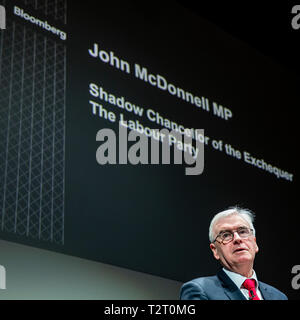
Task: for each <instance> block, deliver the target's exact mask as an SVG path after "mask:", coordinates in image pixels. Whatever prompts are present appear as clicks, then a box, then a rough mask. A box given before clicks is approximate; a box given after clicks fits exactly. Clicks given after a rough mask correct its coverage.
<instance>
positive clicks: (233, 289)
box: [217, 270, 247, 300]
mask: <svg viewBox="0 0 300 320" xmlns="http://www.w3.org/2000/svg"><path fill="white" fill-rule="evenodd" d="M217 276H218V278H219V279H220V281H221V284H222V286H223V289H224V293H225V294H226V295H227V296H228V298H229V299H230V300H247V299H246V298H245V296H244V295H243V294H242V292H241V290H240V289H239V288H238V287H237V286H236V285H235V283H234V282H233V281H232V280H231V279H230V278H229V277H228V276H227V274H226V273H225V272H224V271H223V270H220V271H219V272H218V274H217Z"/></svg>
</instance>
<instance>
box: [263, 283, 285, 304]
mask: <svg viewBox="0 0 300 320" xmlns="http://www.w3.org/2000/svg"><path fill="white" fill-rule="evenodd" d="M259 283H260V287H261V289H263V290H267V291H268V292H270V293H272V296H274V300H288V297H287V296H286V295H285V294H284V293H283V292H281V291H280V290H278V289H276V288H275V287H273V286H271V285H269V284H267V283H265V282H262V281H259Z"/></svg>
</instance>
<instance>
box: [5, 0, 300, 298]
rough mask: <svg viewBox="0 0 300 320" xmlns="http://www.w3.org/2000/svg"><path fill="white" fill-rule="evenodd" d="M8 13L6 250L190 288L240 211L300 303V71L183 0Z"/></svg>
mask: <svg viewBox="0 0 300 320" xmlns="http://www.w3.org/2000/svg"><path fill="white" fill-rule="evenodd" d="M0 5H1V7H2V8H5V15H6V19H5V20H6V21H5V24H6V25H5V29H1V31H0V157H1V158H0V236H1V239H4V240H8V241H13V242H17V243H23V244H26V245H30V246H34V247H39V248H44V249H47V250H53V251H56V252H60V253H65V254H68V255H72V256H77V257H81V258H85V259H90V260H93V261H99V262H103V263H106V264H111V265H115V266H119V267H123V268H128V269H131V270H135V271H140V272H143V273H147V274H151V275H156V276H160V277H163V278H168V279H174V280H178V281H182V282H183V281H187V280H190V279H192V278H195V277H199V276H206V275H213V274H215V273H216V272H217V271H218V269H219V268H220V266H219V265H218V263H217V262H216V261H215V260H214V258H213V256H212V253H211V251H210V248H209V240H208V227H209V223H210V220H211V219H212V217H213V215H214V214H216V213H218V212H220V211H222V210H225V209H227V208H228V207H230V206H235V205H237V206H240V207H243V208H249V209H250V210H252V211H253V212H254V213H255V214H256V220H255V227H256V236H257V243H258V246H259V252H258V254H257V257H256V261H255V270H256V273H257V275H258V277H259V279H261V280H262V281H265V282H267V283H270V284H273V285H274V286H276V287H278V288H279V289H281V290H283V291H285V292H286V293H287V294H289V292H290V293H291V294H292V293H293V292H294V291H293V289H292V288H291V278H292V274H291V270H292V268H293V266H294V265H296V264H297V263H299V259H298V258H299V252H298V251H299V250H298V241H297V240H298V235H297V233H298V225H299V217H298V213H297V211H296V191H295V190H296V183H297V173H296V169H297V166H296V156H295V154H296V151H297V150H296V146H297V145H298V144H297V142H298V141H297V132H296V131H297V124H296V122H297V116H296V111H297V108H298V104H299V93H298V92H297V87H296V80H295V79H296V77H295V76H294V75H293V74H291V73H290V72H288V71H287V70H285V69H284V68H283V67H282V66H280V65H278V64H276V63H275V62H274V61H272V59H270V58H268V57H266V56H263V55H262V54H260V53H259V52H257V51H255V50H254V49H252V48H250V47H249V46H248V45H247V44H245V43H243V42H242V41H238V40H237V39H235V38H234V37H232V36H231V35H229V34H227V33H225V32H223V31H222V30H221V29H219V28H218V27H216V26H215V25H213V24H212V23H210V22H208V21H206V20H205V19H202V18H201V17H200V16H198V15H196V14H194V13H192V12H190V11H188V10H187V9H184V8H183V7H182V6H180V5H179V4H178V3H177V2H176V1H166V2H164V4H162V3H160V4H158V3H154V4H152V3H146V4H145V3H143V4H139V3H138V2H136V1H106V2H99V1H84V2H76V1H68V2H67V0H57V1H54V0H53V1H50V0H48V1H29V0H27V1H26V0H23V1H21V0H19V1H3V0H2V1H0ZM3 12H4V11H3ZM298 91H299V90H298ZM297 255H298V257H297ZM297 259H298V260H297ZM274 279H277V280H276V283H274Z"/></svg>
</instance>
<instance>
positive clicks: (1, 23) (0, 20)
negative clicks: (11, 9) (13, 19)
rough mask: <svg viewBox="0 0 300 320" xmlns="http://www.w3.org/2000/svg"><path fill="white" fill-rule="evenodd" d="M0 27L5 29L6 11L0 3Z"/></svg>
mask: <svg viewBox="0 0 300 320" xmlns="http://www.w3.org/2000/svg"><path fill="white" fill-rule="evenodd" d="M0 29H6V12H5V8H4V7H3V6H1V5H0Z"/></svg>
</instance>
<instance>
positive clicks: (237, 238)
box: [233, 231, 242, 242]
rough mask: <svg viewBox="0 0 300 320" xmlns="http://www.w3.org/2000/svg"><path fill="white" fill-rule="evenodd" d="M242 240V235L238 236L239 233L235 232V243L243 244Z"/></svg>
mask: <svg viewBox="0 0 300 320" xmlns="http://www.w3.org/2000/svg"><path fill="white" fill-rule="evenodd" d="M241 241H242V238H241V237H240V235H239V234H238V232H237V231H235V232H233V242H241Z"/></svg>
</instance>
